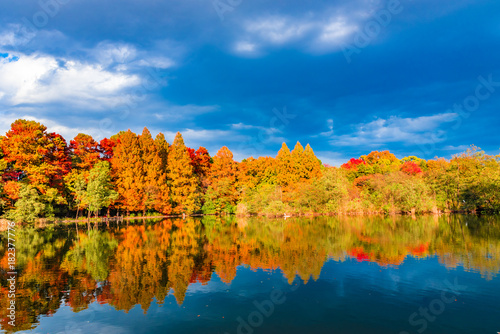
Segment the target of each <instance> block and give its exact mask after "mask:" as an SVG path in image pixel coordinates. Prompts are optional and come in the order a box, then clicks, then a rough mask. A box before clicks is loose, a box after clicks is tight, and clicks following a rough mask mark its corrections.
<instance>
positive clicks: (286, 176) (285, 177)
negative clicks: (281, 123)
mask: <svg viewBox="0 0 500 334" xmlns="http://www.w3.org/2000/svg"><path fill="white" fill-rule="evenodd" d="M291 161H292V155H291V153H290V149H289V148H288V146H287V145H286V144H285V143H283V144H282V145H281V149H280V150H279V151H278V154H277V155H276V172H277V176H276V178H277V183H278V185H280V186H282V187H286V186H288V184H289V183H290V182H291V180H292V177H291V175H292V173H293V171H292V170H291Z"/></svg>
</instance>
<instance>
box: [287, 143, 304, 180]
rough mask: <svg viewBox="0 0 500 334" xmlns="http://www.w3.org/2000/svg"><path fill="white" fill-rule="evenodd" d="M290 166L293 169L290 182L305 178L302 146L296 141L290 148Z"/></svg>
mask: <svg viewBox="0 0 500 334" xmlns="http://www.w3.org/2000/svg"><path fill="white" fill-rule="evenodd" d="M291 160H292V161H291V166H292V168H291V169H292V170H293V176H292V178H291V182H297V181H298V180H300V179H306V178H307V171H306V168H305V166H304V147H303V146H302V145H301V144H300V142H297V144H295V147H294V148H293V150H292V159H291Z"/></svg>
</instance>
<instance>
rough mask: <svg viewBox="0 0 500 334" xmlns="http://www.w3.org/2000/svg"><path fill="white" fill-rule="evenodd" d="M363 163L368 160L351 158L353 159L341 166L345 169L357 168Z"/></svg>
mask: <svg viewBox="0 0 500 334" xmlns="http://www.w3.org/2000/svg"><path fill="white" fill-rule="evenodd" d="M361 164H364V165H366V162H365V161H364V160H363V159H355V158H351V160H349V161H348V162H346V163H345V164H343V165H342V166H340V167H341V168H343V169H346V170H357V169H358V165H361Z"/></svg>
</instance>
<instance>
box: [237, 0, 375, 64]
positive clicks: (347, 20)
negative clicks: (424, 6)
mask: <svg viewBox="0 0 500 334" xmlns="http://www.w3.org/2000/svg"><path fill="white" fill-rule="evenodd" d="M379 7H380V4H377V3H374V2H371V1H369V0H358V1H356V3H355V4H344V5H339V6H332V7H330V8H326V9H325V8H324V9H323V10H322V11H318V12H305V13H304V14H303V15H299V16H296V17H292V16H284V15H270V16H261V17H258V18H253V19H249V20H243V21H242V23H241V25H242V26H241V27H242V32H241V33H240V34H238V36H237V40H238V42H237V43H235V45H234V51H235V52H237V53H240V54H243V55H245V54H247V53H254V52H255V51H256V50H262V49H265V48H266V47H280V46H283V45H289V44H293V43H297V44H298V45H299V47H300V48H301V49H303V50H308V51H310V52H313V53H318V52H319V53H323V52H329V51H333V50H338V49H340V48H341V47H342V46H343V45H344V44H346V43H348V42H349V39H351V38H353V37H354V34H355V33H356V32H357V31H359V29H361V28H362V25H363V24H364V22H366V21H367V20H369V19H370V18H372V16H373V14H374V12H375V10H376V9H377V8H379Z"/></svg>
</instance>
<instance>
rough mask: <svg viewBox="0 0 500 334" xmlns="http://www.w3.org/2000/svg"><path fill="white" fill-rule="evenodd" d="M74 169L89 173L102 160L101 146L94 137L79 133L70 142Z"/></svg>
mask: <svg viewBox="0 0 500 334" xmlns="http://www.w3.org/2000/svg"><path fill="white" fill-rule="evenodd" d="M69 149H70V151H71V158H72V160H73V168H75V169H79V170H85V171H89V170H90V169H92V167H94V165H95V164H96V163H97V162H98V161H99V160H100V157H101V154H100V152H99V151H100V149H99V144H98V143H97V142H96V141H95V140H94V138H92V136H89V135H86V134H83V133H79V134H78V135H77V136H76V137H75V138H74V139H73V140H72V141H70V145H69Z"/></svg>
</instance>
